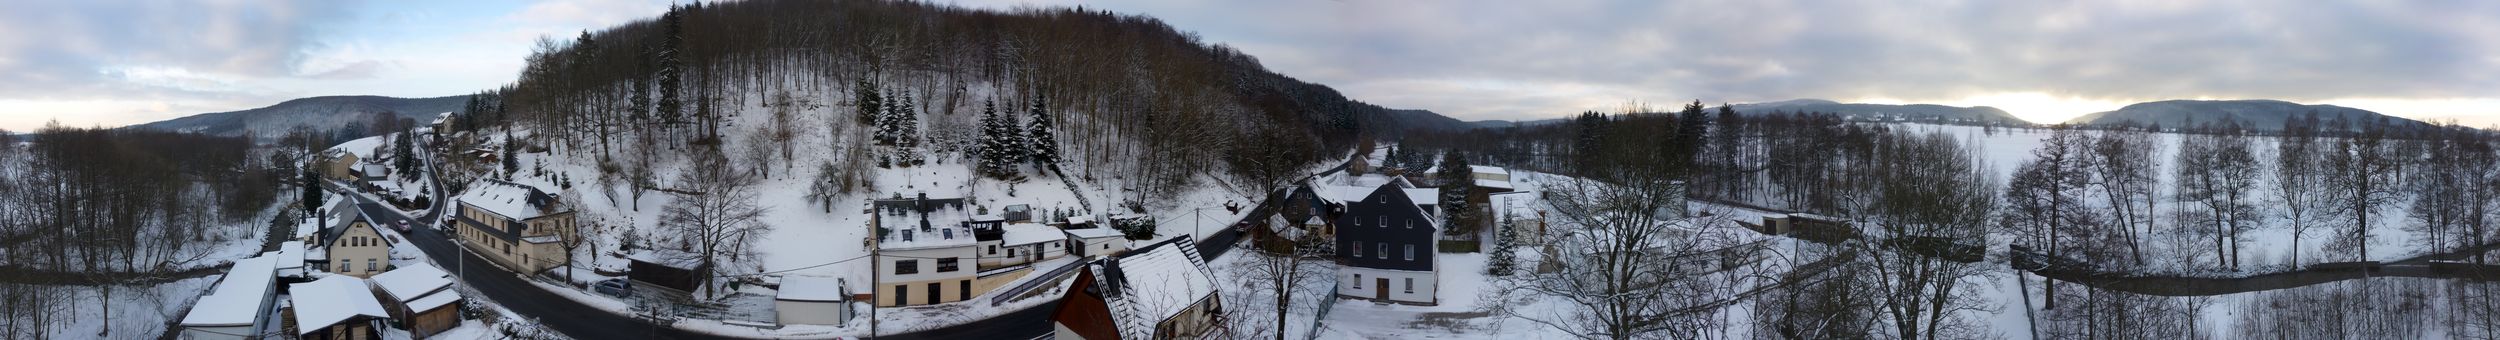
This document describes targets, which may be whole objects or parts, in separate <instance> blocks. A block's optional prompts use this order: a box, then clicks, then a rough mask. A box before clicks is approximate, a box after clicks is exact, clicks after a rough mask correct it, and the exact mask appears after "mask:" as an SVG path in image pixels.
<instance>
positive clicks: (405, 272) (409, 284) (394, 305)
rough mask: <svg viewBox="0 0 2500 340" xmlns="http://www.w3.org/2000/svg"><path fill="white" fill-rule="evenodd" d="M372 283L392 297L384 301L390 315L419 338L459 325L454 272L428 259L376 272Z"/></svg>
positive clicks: (457, 296) (457, 297)
mask: <svg viewBox="0 0 2500 340" xmlns="http://www.w3.org/2000/svg"><path fill="white" fill-rule="evenodd" d="M373 284H374V285H375V286H377V287H380V288H381V290H382V294H383V295H384V296H385V297H388V298H389V299H385V300H383V301H382V304H383V307H384V309H386V311H388V312H390V314H391V318H392V319H395V320H400V321H401V324H402V326H405V328H407V329H408V333H409V335H411V336H414V337H416V338H417V339H424V338H426V337H431V336H434V335H435V334H441V333H442V332H443V331H446V330H450V329H452V328H453V327H459V326H460V308H458V307H457V306H459V305H460V304H459V302H460V300H461V298H460V292H459V291H456V290H453V289H452V281H451V274H450V273H446V272H443V269H442V268H438V267H435V266H434V265H432V264H426V263H418V264H413V265H408V266H404V267H399V269H392V270H391V271H389V272H384V273H382V274H380V275H374V276H373Z"/></svg>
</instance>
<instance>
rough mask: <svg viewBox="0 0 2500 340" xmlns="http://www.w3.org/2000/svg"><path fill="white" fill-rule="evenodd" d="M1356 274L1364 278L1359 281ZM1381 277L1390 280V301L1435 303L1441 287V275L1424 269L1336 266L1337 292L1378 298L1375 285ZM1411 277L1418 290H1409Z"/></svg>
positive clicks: (1378, 292)
mask: <svg viewBox="0 0 2500 340" xmlns="http://www.w3.org/2000/svg"><path fill="white" fill-rule="evenodd" d="M1357 276H1360V277H1361V278H1362V279H1360V280H1359V282H1358V280H1357V279H1355V278H1356V277H1357ZM1381 278H1388V279H1389V300H1390V301H1397V302H1404V303H1416V304H1436V301H1435V299H1434V297H1435V296H1436V294H1437V293H1438V292H1439V290H1440V287H1441V285H1440V280H1439V276H1438V275H1437V273H1435V272H1425V271H1404V270H1386V269H1372V268H1360V267H1341V268H1338V269H1337V295H1344V296H1349V297H1356V298H1364V299H1370V298H1375V297H1378V296H1379V295H1380V290H1379V288H1376V287H1375V286H1374V285H1377V284H1379V283H1380V281H1379V280H1380V279H1381ZM1408 279H1413V280H1414V282H1415V290H1414V291H1412V292H1409V291H1407V290H1406V282H1407V280H1408ZM1357 286H1360V287H1359V288H1358V287H1357Z"/></svg>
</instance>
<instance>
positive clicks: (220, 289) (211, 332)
mask: <svg viewBox="0 0 2500 340" xmlns="http://www.w3.org/2000/svg"><path fill="white" fill-rule="evenodd" d="M277 262H278V257H277V256H275V254H262V255H261V256H259V257H253V258H248V259H242V260H236V261H234V266H233V267H228V268H226V276H224V277H222V278H219V279H217V287H216V288H214V289H210V290H209V293H208V295H202V296H200V300H199V302H198V303H194V304H192V305H191V311H190V312H187V313H184V314H183V316H182V321H181V322H182V324H181V326H182V338H184V339H261V338H274V337H275V336H273V335H274V334H275V333H277V331H278V329H277V328H278V326H279V325H278V324H274V323H271V322H270V321H272V320H270V319H269V318H268V316H269V315H271V314H272V312H273V311H274V309H273V308H276V307H277V306H278V303H277V297H278V286H277V284H276V282H277V277H276V270H277V269H276V267H277Z"/></svg>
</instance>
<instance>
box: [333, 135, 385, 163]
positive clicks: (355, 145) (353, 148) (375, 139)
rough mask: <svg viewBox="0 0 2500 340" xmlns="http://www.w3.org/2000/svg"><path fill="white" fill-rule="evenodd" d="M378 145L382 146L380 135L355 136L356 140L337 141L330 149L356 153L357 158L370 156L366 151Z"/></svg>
mask: <svg viewBox="0 0 2500 340" xmlns="http://www.w3.org/2000/svg"><path fill="white" fill-rule="evenodd" d="M379 146H382V136H372V137H365V138H357V139H356V140H351V141H347V142H346V143H339V145H337V146H331V147H330V150H338V151H344V152H347V153H348V154H351V155H356V156H357V158H367V157H372V156H373V155H367V154H366V153H370V152H373V148H374V147H379Z"/></svg>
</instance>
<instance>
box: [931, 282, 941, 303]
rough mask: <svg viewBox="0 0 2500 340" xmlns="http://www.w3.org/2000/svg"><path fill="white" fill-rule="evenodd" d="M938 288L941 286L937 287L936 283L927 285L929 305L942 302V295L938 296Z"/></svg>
mask: <svg viewBox="0 0 2500 340" xmlns="http://www.w3.org/2000/svg"><path fill="white" fill-rule="evenodd" d="M938 287H941V286H939V285H938V283H936V282H930V283H929V303H938V301H942V300H941V299H942V297H943V296H944V295H938Z"/></svg>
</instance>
